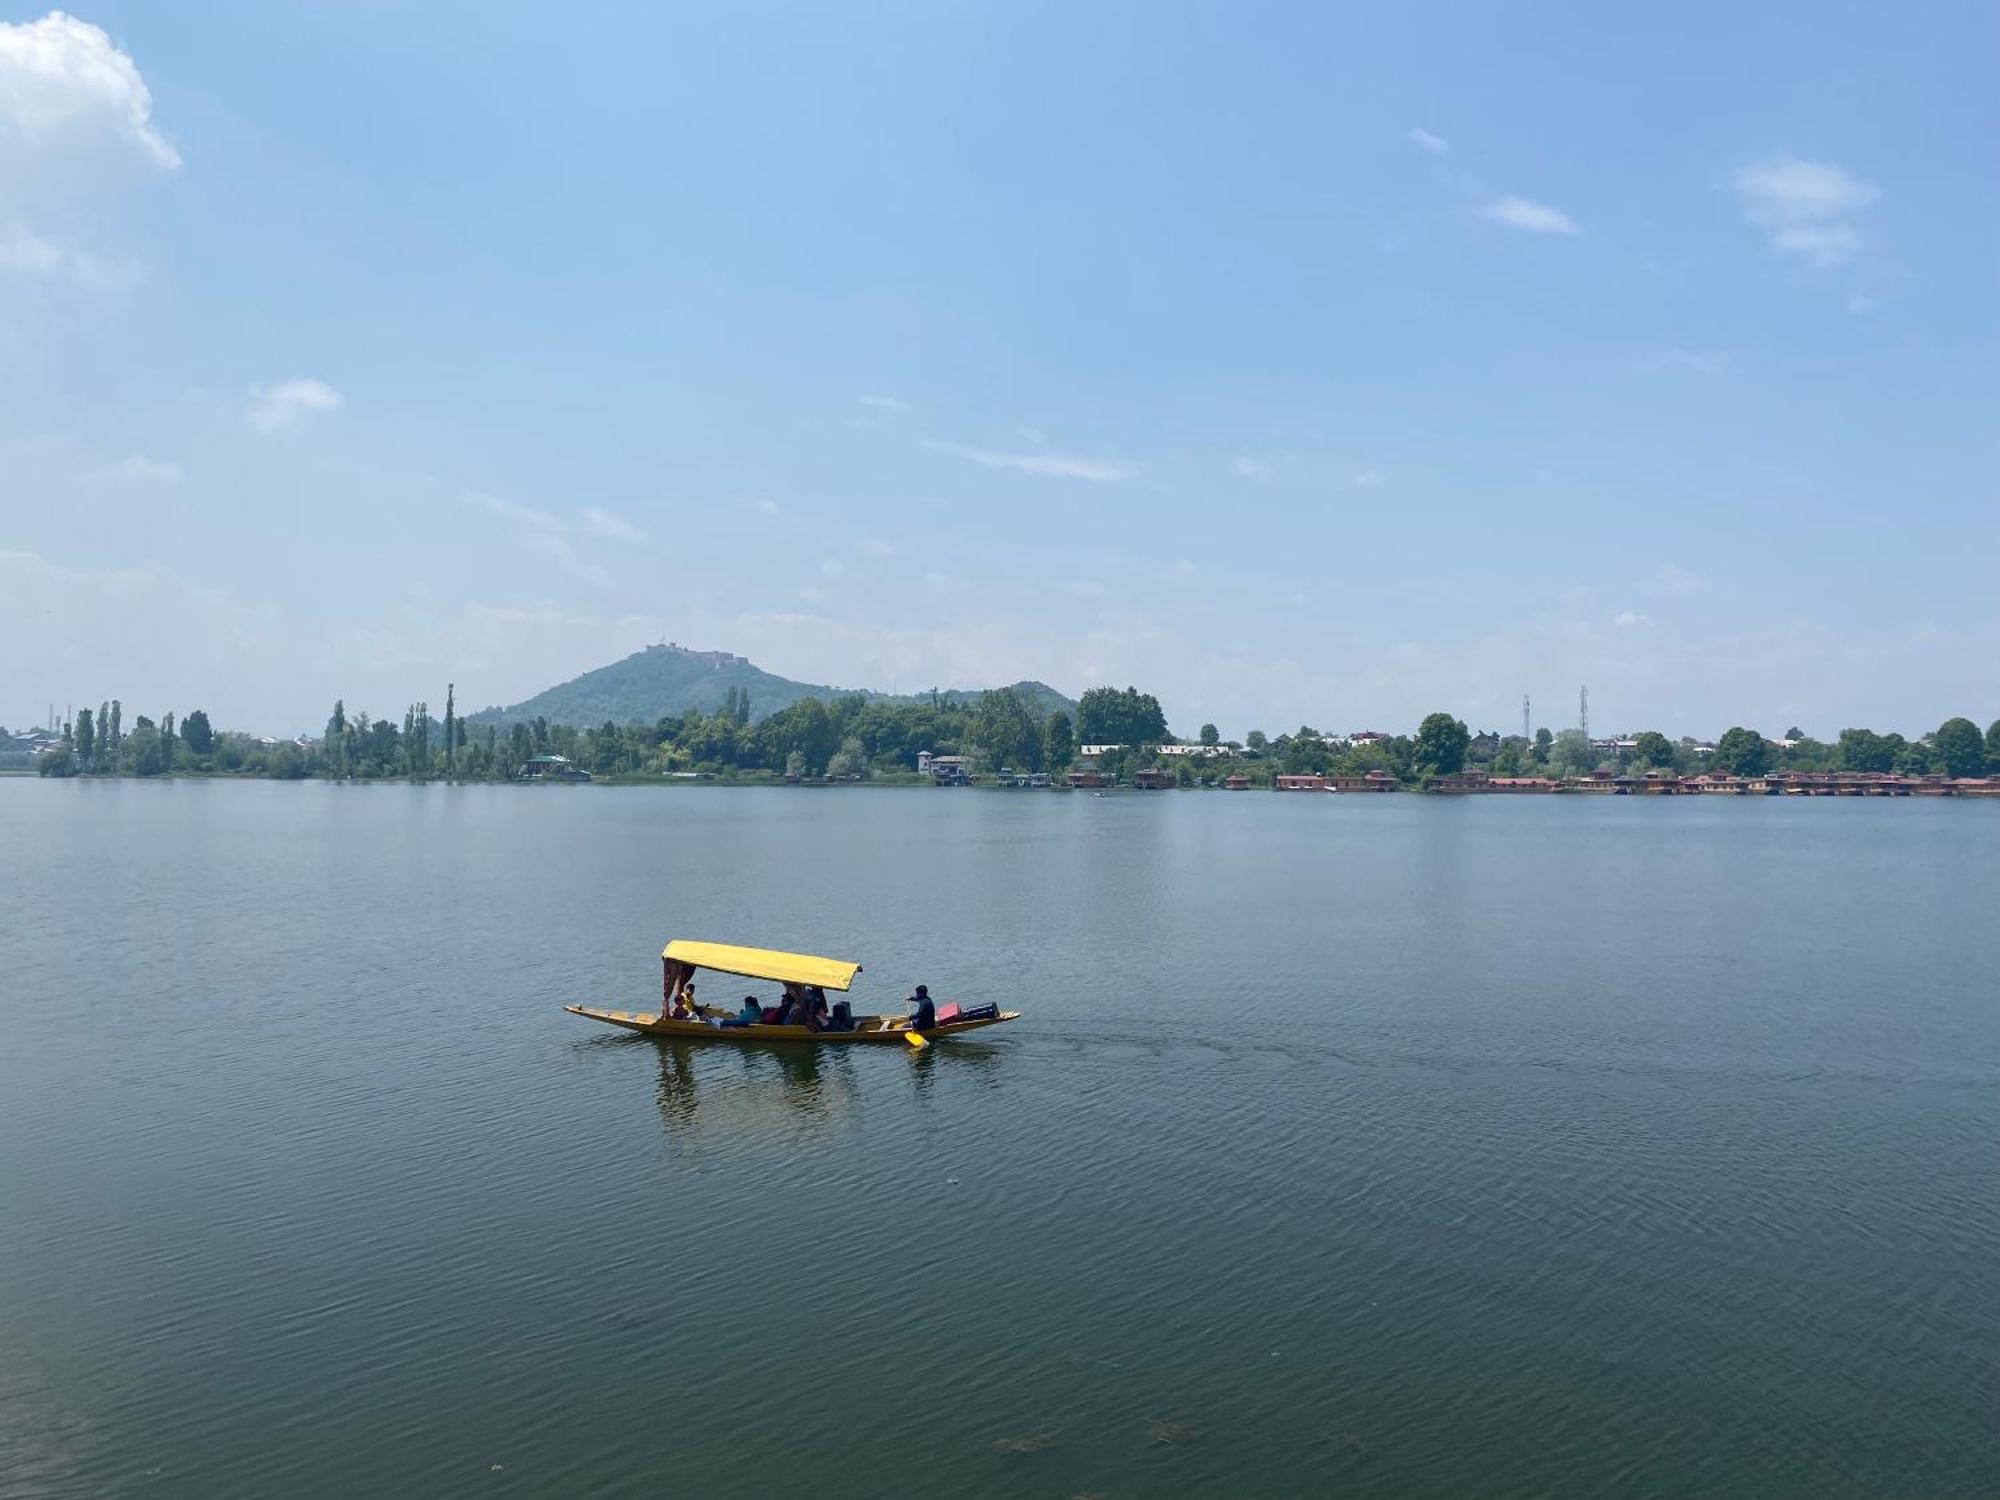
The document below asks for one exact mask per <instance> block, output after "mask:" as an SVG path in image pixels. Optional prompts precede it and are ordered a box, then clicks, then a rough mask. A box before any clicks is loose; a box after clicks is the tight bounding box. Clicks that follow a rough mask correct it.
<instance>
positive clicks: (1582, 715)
mask: <svg viewBox="0 0 2000 1500" xmlns="http://www.w3.org/2000/svg"><path fill="white" fill-rule="evenodd" d="M1576 717H1577V723H1578V726H1579V727H1580V728H1581V729H1582V730H1583V737H1584V738H1585V739H1589V738H1590V688H1589V686H1588V685H1586V686H1584V687H1580V688H1578V689H1577V690H1576Z"/></svg>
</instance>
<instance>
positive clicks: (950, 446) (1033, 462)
mask: <svg viewBox="0 0 2000 1500" xmlns="http://www.w3.org/2000/svg"><path fill="white" fill-rule="evenodd" d="M923 447H924V448H925V449H927V450H928V451H930V452H932V453H944V454H948V455H950V456H951V457H953V458H962V459H965V460H967V461H968V462H970V463H975V464H978V465H979V466H980V467H982V468H987V469H1012V470H1015V471H1017V472H1019V473H1022V474H1040V475H1043V476H1045V477H1047V478H1051V479H1087V480H1090V481H1091V482H1093V483H1095V484H1121V483H1123V482H1124V481H1125V480H1128V479H1131V478H1133V477H1134V476H1135V475H1137V474H1138V472H1139V471H1138V469H1137V468H1136V467H1134V466H1133V465H1132V464H1129V463H1126V462H1125V461H1124V460H1123V459H1116V458H1073V457H1064V456H1063V455H1061V454H1057V453H994V452H991V451H990V450H988V449H985V448H968V447H966V446H965V445H963V444H961V443H944V442H939V441H937V440H936V439H934V438H933V439H926V440H925V441H924V443H923Z"/></svg>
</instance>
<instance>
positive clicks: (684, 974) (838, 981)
mask: <svg viewBox="0 0 2000 1500" xmlns="http://www.w3.org/2000/svg"><path fill="white" fill-rule="evenodd" d="M660 961H661V964H662V966H663V968H664V971H665V979H664V982H663V984H662V987H661V999H662V1001H663V1002H665V1001H668V1000H670V999H671V998H672V997H673V996H675V995H676V994H678V992H679V989H680V986H681V985H682V984H685V983H687V982H688V981H689V980H691V979H692V977H693V975H694V974H695V973H696V972H697V971H699V970H704V969H706V970H708V971H709V972H711V973H715V974H736V975H740V976H742V977H744V978H746V979H764V980H770V981H772V982H775V983H778V984H783V985H789V986H795V987H797V988H799V989H821V990H845V989H846V988H847V987H848V986H849V985H851V984H853V983H854V976H855V975H856V974H859V973H860V972H861V965H860V964H856V963H849V962H847V961H846V960H845V959H839V958H819V957H816V956H814V955H813V954H810V953H781V952H779V951H778V950H776V949H774V948H738V947H735V946H733V945H731V944H728V943H698V942H691V941H689V940H688V939H686V938H676V939H674V941H672V942H671V943H668V944H667V946H666V947H665V948H664V949H662V950H661V953H660ZM563 1009H564V1010H566V1011H568V1012H569V1013H570V1014H571V1015H576V1016H583V1017H584V1018H585V1019H587V1020H592V1021H602V1022H604V1023H605V1024H606V1025H607V1026H618V1027H622V1028H623V1029H624V1030H626V1031H640V1032H644V1033H646V1034H647V1035H648V1036H671V1037H700V1038H702V1039H704V1040H708V1041H717V1042H736V1043H739V1044H740V1043H743V1042H835V1043H845V1042H878V1043H887V1044H890V1045H896V1044H899V1043H901V1044H908V1045H922V1044H923V1043H925V1042H929V1041H935V1040H936V1039H937V1038H939V1037H947V1036H956V1035H958V1034H959V1033H960V1032H962V1031H977V1030H979V1029H980V1028H981V1027H984V1026H998V1025H999V1024H1000V1023H1001V1022H1002V1021H1018V1020H1019V1019H1020V1018H1021V1013H1020V1012H1019V1011H1013V1010H1002V1009H1000V1007H999V1006H997V1005H979V1006H972V1007H966V1006H962V1005H959V1004H957V1003H953V1002H947V1003H946V1004H943V1005H940V1006H938V1007H937V1021H936V1024H934V1025H931V1026H926V1027H924V1028H922V1029H921V1030H918V1029H916V1028H914V1027H912V1026H911V1025H910V1024H909V1022H908V1021H906V1020H905V1019H904V1018H903V1017H901V1016H853V1017H852V1018H847V1017H845V1016H844V1015H842V1014H841V1013H842V1012H845V1010H846V1006H845V1005H842V1006H841V1007H839V1008H838V1010H837V1011H836V1013H835V1017H834V1020H833V1022H832V1024H828V1025H826V1026H823V1027H822V1028H821V1029H820V1030H817V1031H815V1030H813V1029H812V1028H811V1027H808V1026H781V1025H778V1024H777V1023H776V1022H775V1021H769V1022H755V1023H752V1024H750V1025H748V1026H742V1025H737V1024H734V1017H735V1015H736V1012H735V1011H734V1010H733V1009H726V1008H723V1007H720V1006H714V1005H702V1006H697V1007H696V1014H695V1016H692V1017H690V1018H688V1019H685V1020H676V1019H673V1018H672V1017H671V1016H669V1015H667V1014H665V1013H664V1010H665V1007H664V1005H663V1007H662V1009H661V1010H655V1011H651V1012H647V1011H629V1010H597V1009H594V1008H593V1007H591V1006H587V1005H565V1006H564V1007H563ZM725 1021H728V1022H731V1024H729V1025H723V1024H722V1023H723V1022H725Z"/></svg>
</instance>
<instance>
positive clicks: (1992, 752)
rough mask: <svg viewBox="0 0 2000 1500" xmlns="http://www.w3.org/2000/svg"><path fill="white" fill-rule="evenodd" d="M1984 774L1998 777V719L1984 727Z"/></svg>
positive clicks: (1999, 731) (1999, 748) (1999, 735)
mask: <svg viewBox="0 0 2000 1500" xmlns="http://www.w3.org/2000/svg"><path fill="white" fill-rule="evenodd" d="M1986 774H1987V775H1989V776H2000V719H1995V720H1994V721H1993V722H1992V723H1991V724H1988V725H1987V726H1986Z"/></svg>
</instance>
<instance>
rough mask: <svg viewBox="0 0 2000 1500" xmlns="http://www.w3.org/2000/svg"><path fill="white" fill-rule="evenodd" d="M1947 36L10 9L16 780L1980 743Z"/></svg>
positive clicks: (1246, 22)
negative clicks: (123, 736)
mask: <svg viewBox="0 0 2000 1500" xmlns="http://www.w3.org/2000/svg"><path fill="white" fill-rule="evenodd" d="M1996 42H2000V22H1996V16H1995V13H1994V12H1993V11H1992V10H1991V9H1990V8H1989V7H1984V6H1978V5H1973V4H1957V5H1939V6H1933V7H1926V8H1923V9H1922V10H1919V11H1901V10H1876V9H1872V8H1867V7H1851V8H1827V7H1819V6H1814V7H1810V8H1808V7H1805V6H1802V5H1796V6H1784V7H1779V8H1776V9H1769V10H1761V11H1751V12H1746V11H1743V10H1741V9H1739V8H1733V7H1731V8H1724V7H1720V6H1703V7H1696V8H1693V9H1686V8H1683V9H1680V10H1676V11H1674V12H1672V13H1625V12H1620V13H1615V14H1614V13H1606V12H1600V11H1597V10H1592V9H1586V8H1581V7H1578V8H1560V7H1537V8H1532V9H1525V10H1524V9H1511V10H1507V11H1505V12H1500V11H1486V10H1467V11H1463V12H1460V13H1457V14H1447V13H1433V12H1422V13H1419V12H1408V11H1405V10H1403V9H1401V8H1396V9H1389V8H1383V9H1380V10H1377V11H1375V12H1372V13H1363V12H1342V13H1328V12H1324V11H1322V10H1320V9H1318V8H1312V7H1282V6H1281V7H1273V8H1269V9H1264V10H1259V11H1257V12H1254V13H1243V12H1240V11H1237V10H1233V9H1226V8H1219V7H1211V6H1193V5H1186V6H1172V7H1167V8H1159V9H1147V10H1138V9H1135V8H1125V9H1120V8H1113V7H1106V8H1102V9H1093V10H1087V11H1081V12H1078V11H1074V10H1072V9H1069V8H1061V7H1052V6H1035V5H1029V6H1014V7H1007V8H1004V9H1003V8H997V7H962V8H952V9H949V10H946V11H937V10H933V9H928V8H923V7H915V6H909V7H887V8H880V9H874V10H870V11H866V12H853V11H847V10H833V11H826V12H811V11H807V12H803V13H789V14H777V13H771V14H762V15H752V16H746V15H744V14H742V13H739V12H736V11H734V10H730V9H724V8H693V9H689V10H686V11H681V12H677V13H674V14H668V15H662V14H656V13H654V12H652V11H650V10H646V9H640V8H633V9H629V10H628V9H616V8H613V9H610V10H605V11H598V12H593V13H590V15H589V16H587V17H570V18H568V19H567V20H566V21H564V22H562V23H557V22H556V21H554V20H553V19H552V18H551V17H550V16H549V14H548V13H546V12H541V11H529V10H526V9H524V8H517V7H512V6H504V5H503V6H498V7H487V6H472V5H469V4H439V5H431V6H425V7H401V6H322V7H282V8H279V7H268V6H262V5H257V4H253V3H250V0H233V3H227V4H224V3H217V4H207V5H202V6H199V7H171V8H167V7H158V6H143V5H137V4H129V3H116V4H102V5H86V6H83V7H81V8H80V9H79V10H78V12H77V13H76V14H75V15H74V16H73V17H71V16H66V15H62V14H60V13H55V12H51V11H48V10H47V8H46V7H36V6H27V7H23V6H15V5H5V4H0V396H4V402H3V403H0V723H5V724H7V725H8V726H9V727H21V726H25V725H29V724H36V723H40V722H42V720H43V718H44V717H45V715H46V712H47V705H48V704H49V703H50V702H51V701H53V702H54V703H55V704H56V705H57V706H58V708H59V709H60V708H62V707H65V706H75V707H82V706H84V704H85V703H86V702H87V703H88V704H89V705H90V706H91V707H93V708H94V707H95V706H96V704H97V703H98V702H99V701H100V700H102V699H106V698H111V697H117V698H119V699H121V700H122V701H123V703H124V705H125V713H126V716H127V720H128V722H129V721H130V719H131V718H132V717H133V716H135V715H137V714H140V713H145V714H150V715H154V716H157V715H158V714H159V713H161V712H164V711H167V710H170V709H171V710H173V711H175V712H177V713H185V712H186V711H188V710H189V709H192V708H196V707H200V708H205V709H206V710H207V711H208V712H209V714H210V715H211V717H212V718H213V720H214V722H215V723H216V724H217V725H218V726H220V727H230V728H241V729H246V730H251V731H255V732H261V733H285V734H290V733H296V732H301V731H304V732H309V733H317V732H318V729H319V727H320V726H321V725H322V724H323V723H324V721H325V718H326V715H327V711H328V709H329V708H330V706H331V704H332V702H333V700H334V699H335V698H342V699H344V700H345V701H346V703H347V704H348V705H349V707H350V708H361V707H365V708H367V709H368V710H370V711H371V712H373V713H375V714H378V715H381V716H384V717H392V718H400V716H401V713H402V710H403V708H404V706H405V705H406V704H408V703H410V702H411V701H413V700H417V699H427V700H428V701H429V702H430V704H431V706H432V709H433V711H434V712H441V710H442V705H443V701H444V691H445V684H446V683H447V682H452V683H456V685H457V690H458V701H459V703H460V705H461V707H462V708H463V709H464V710H465V711H467V712H470V711H472V710H474V709H477V708H480V707H484V706H487V705H489V704H510V703H514V702H519V701H521V700H523V699H525V698H528V697H530V696H532V695H533V694H535V693H538V692H540V691H541V690H543V689H545V688H547V687H550V686H552V685H554V684H556V683H558V682H561V681H564V680H566V679H569V678H572V677H575V676H576V675H578V674H579V673H582V672H585V671H588V670H590V669H592V668H595V667H599V666H603V665H605V664H607V663H609V662H612V661H615V660H617V659H619V658H620V657H623V656H625V655H628V654H630V653H631V652H633V651H635V650H637V649H639V648H640V647H641V646H643V645H645V644H647V643H649V642H657V641H659V640H661V639H663V638H665V639H672V640H675V641H678V642H680V643H682V644H684V645H689V646H693V647H696V648H702V649H719V650H726V651H732V652H735V653H737V654H739V655H743V656H745V657H748V658H749V659H750V660H751V661H753V662H754V663H756V664H757V665H758V666H760V667H762V668H764V669H765V670H767V671H770V672H773V673H777V674H779V675H782V676H785V677H790V678H794V679H798V680H803V681H808V682H826V683H835V684H840V685H851V686H855V687H863V688H871V689H876V690H880V691H884V692H903V693H908V692H914V691H919V690H922V689H924V688H928V687H930V686H932V685H933V684H935V685H938V686H947V687H981V686H989V685H1000V684H1005V683H1010V682H1014V681H1016V680H1020V679H1024V678H1036V679H1040V680H1042V681H1045V682H1048V683H1050V684H1051V685H1053V686H1055V687H1057V688H1059V689H1061V690H1062V691H1063V692H1065V693H1067V694H1069V695H1071V696H1075V695H1077V694H1078V693H1080V692H1081V691H1082V690H1084V689H1085V688H1088V687H1091V686H1094V685H1098V684H1102V683H1111V684H1115V685H1119V686H1123V685H1125V684H1127V683H1132V684H1136V685H1138V686H1139V687H1140V688H1142V689H1144V690H1147V691H1150V692H1154V693H1156V694H1158V695H1159V697H1160V699H1161V701H1162V703H1163V704H1164V706H1165V708H1166V710H1167V715H1168V719H1169V722H1170V724H1171V725H1172V727H1173V729H1174V730H1175V731H1176V732H1178V733H1181V734H1183V735H1190V736H1191V735H1192V734H1193V733H1194V732H1195V730H1196V729H1197V728H1198V726H1199V725H1200V724H1202V723H1203V722H1205V721H1213V722H1215V723H1217V724H1218V725H1220V726H1221V728H1222V730H1223V733H1224V734H1225V735H1228V736H1231V737H1241V736H1242V735H1243V734H1244V733H1245V732H1246V731H1248V730H1249V729H1252V728H1260V729H1263V730H1264V731H1266V732H1267V733H1270V734H1274V735H1275V734H1277V733H1280V732H1283V731H1285V730H1287V729H1291V728H1295V727H1297V726H1298V725H1299V724H1300V723H1311V724H1314V725H1316V726H1319V727H1320V728H1322V729H1327V730H1334V731H1345V730H1351V729H1357V728H1361V727H1364V726H1368V727H1378V728H1383V729H1388V730H1401V729H1408V728H1410V727H1413V726H1414V725H1415V724H1416V722H1417V721H1418V719H1419V718H1421V717H1422V715H1423V714H1425V713H1427V712H1429V711H1431V710H1434V709H1446V710H1449V711H1451V712H1452V713H1454V714H1456V715H1458V716H1459V717H1461V718H1463V719H1465V720H1466V721H1467V722H1468V723H1469V724H1471V725H1472V727H1473V728H1475V729H1488V728H1496V729H1500V730H1502V731H1508V730H1514V729H1517V728H1518V727H1519V724H1520V717H1521V715H1520V700H1521V695H1522V694H1523V693H1524V692H1526V693H1529V694H1531V695H1532V697H1533V700H1534V704H1535V709H1534V720H1535V723H1536V724H1537V725H1548V726H1550V727H1553V728H1561V727H1564V726H1567V725H1573V724H1574V723H1575V722H1576V715H1577V709H1576V696H1577V689H1578V686H1579V685H1580V684H1585V683H1587V684H1588V685H1589V688H1590V693H1591V723H1592V726H1593V729H1594V730H1595V731H1596V732H1600V733H1603V732H1608V731H1612V730H1617V731H1628V730H1639V729H1646V728H1656V729H1660V730H1662V731H1664V732H1666V733H1668V734H1669V735H1674V736H1679V735H1682V734H1692V735H1697V736H1700V737H1703V738H1713V737H1714V736H1715V735H1716V734H1718V733H1719V732H1720V731H1721V730H1722V729H1724V728H1726V727H1728V726H1729V725H1731V724H1738V723H1741V724H1748V725H1752V726H1755V727H1757V728H1759V729H1761V730H1763V731H1764V732H1765V733H1766V734H1770V735H1776V734H1779V733H1782V732H1783V731H1784V730H1785V729H1786V728H1787V727H1789V726H1790V725H1792V724H1798V725H1800V726H1801V727H1803V728H1805V729H1807V730H1808V731H1809V732H1811V733H1813V734H1815V735H1817V736H1819V737H1822V738H1832V737H1833V736H1834V735H1835V734H1837V732H1838V731H1839V730H1840V729H1841V728H1843V727H1846V726H1850V725H1863V726H1869V727H1873V728H1876V729H1879V730H1885V731H1886V730H1900V731H1902V732H1903V733H1905V734H1911V735H1915V734H1921V733H1925V732H1928V731H1929V730H1931V729H1933V728H1935V727H1936V726H1937V725H1938V724H1939V723H1940V722H1941V721H1942V720H1944V719H1945V718H1947V717H1949V716H1952V715H1957V714H1963V715H1967V716H1969V717H1972V718H1974V719H1975V720H1977V721H1978V722H1979V723H1980V724H1981V725H1984V724H1985V723H1987V722H1988V721H1989V720H1991V719H1992V718H1994V717H1995V716H1996V715H2000V603H1996V597H2000V590H1996V588H1995V584H1996V582H1997V581H2000V580H1997V579H1996V567H1995V559H1996V558H2000V545H1996V544H2000V508H1996V507H1995V505H1994V503H1993V499H1994V497H1993V495H1992V489H1993V480H1992V475H1993V473H1994V471H1995V462H1994V461H1995V457H1996V452H1995V450H1996V447H2000V438H1996V424H1995V421H1994V412H1995V404H1996V403H1995V398H1996V396H2000V379H1996V363H1995V355H1996V352H2000V338H1996V334H2000V316H1996V314H2000V306H1996V296H1995V293H1996V286H1995V278H1994V276H1993V273H1992V266H1993V252H1994V249H1995V239H1996V230H2000V211H1996V210H2000V185H1996V183H1995V181H1994V178H1993V174H1992V171H1991V163H1990V153H1991V142H1992V141H1993V139H1994V138H1995V135H1996V126H2000V104H1996V102H1995V101H1996V98H2000V92H1996V90H1995V88H1994V84H1995V83H1996V81H2000V80H1996V78H1995V71H1996V70H1995V66H1994V59H1995V57H1996V55H2000V53H1997V52H1996V47H1995V43H1996Z"/></svg>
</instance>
